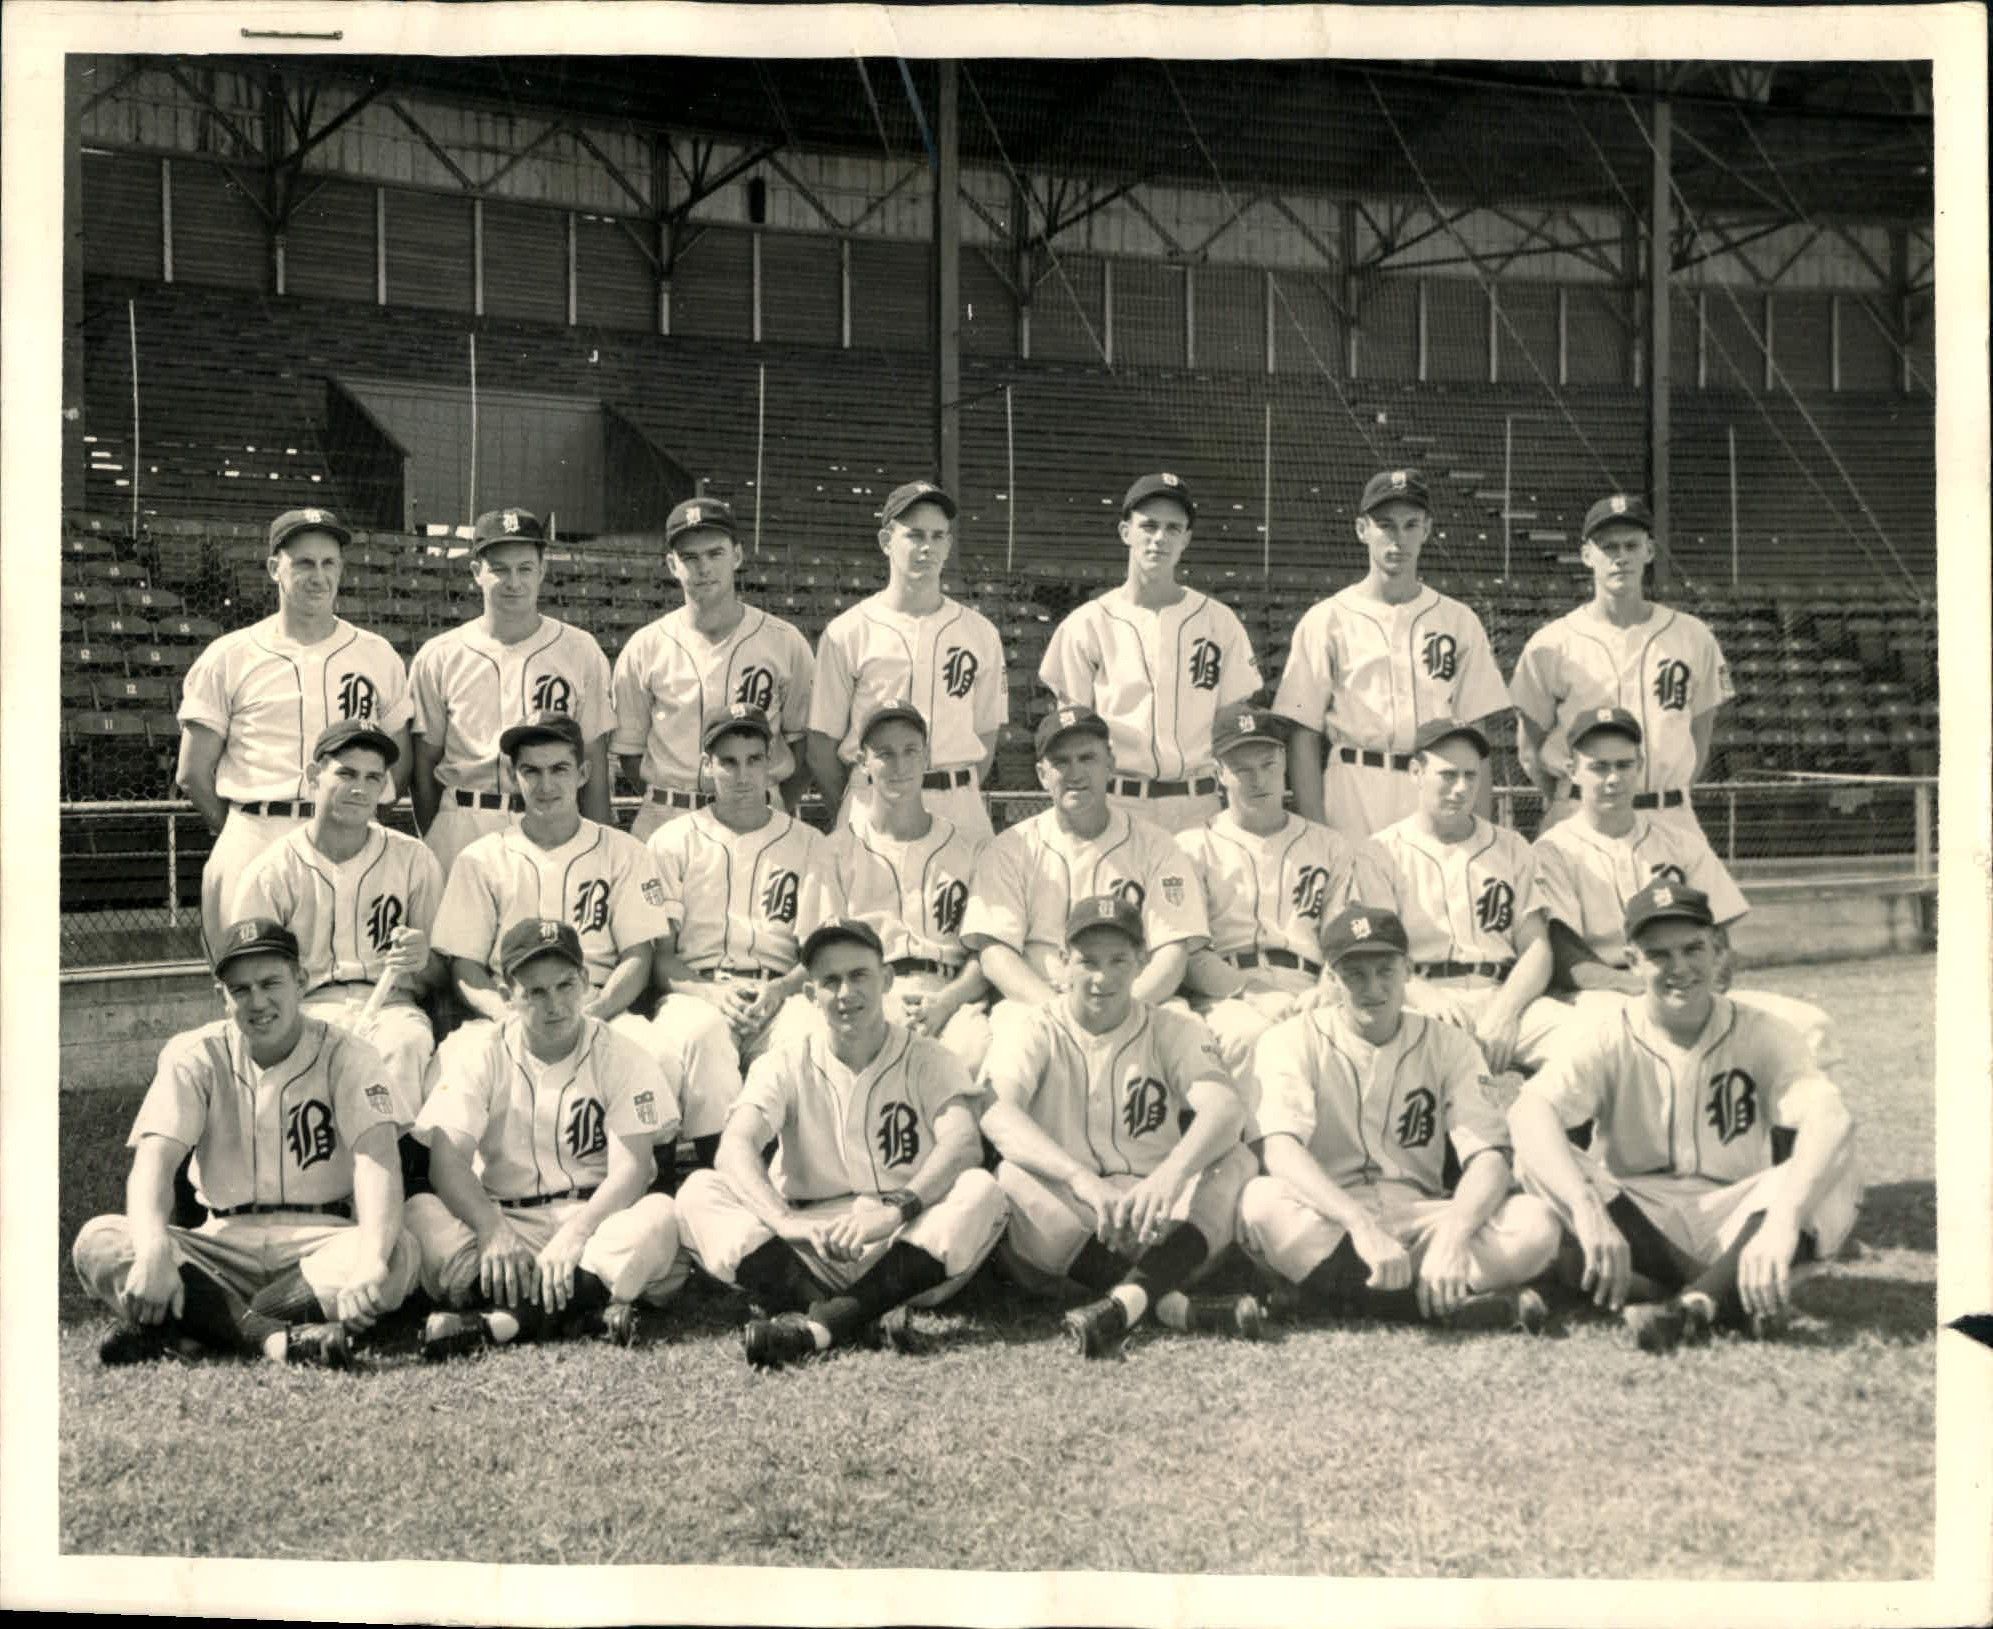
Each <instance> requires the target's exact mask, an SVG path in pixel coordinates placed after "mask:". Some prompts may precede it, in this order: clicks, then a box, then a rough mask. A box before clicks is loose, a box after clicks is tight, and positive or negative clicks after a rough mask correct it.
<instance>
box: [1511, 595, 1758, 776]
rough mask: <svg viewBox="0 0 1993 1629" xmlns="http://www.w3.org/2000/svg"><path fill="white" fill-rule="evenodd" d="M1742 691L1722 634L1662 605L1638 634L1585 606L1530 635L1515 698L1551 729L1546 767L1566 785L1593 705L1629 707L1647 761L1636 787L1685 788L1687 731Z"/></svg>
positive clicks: (1514, 683)
mask: <svg viewBox="0 0 1993 1629" xmlns="http://www.w3.org/2000/svg"><path fill="white" fill-rule="evenodd" d="M1736 694H1737V692H1736V689H1735V688H1734V687H1733V686H1732V685H1731V683H1730V668H1729V665H1728V664H1727V663H1726V662H1725V661H1724V660H1723V651H1722V648H1721V647H1720V646H1718V644H1717V643H1716V636H1715V635H1714V634H1713V633H1711V632H1710V631H1709V628H1708V626H1707V625H1706V624H1705V623H1704V622H1703V621H1702V620H1701V619H1700V618H1698V617H1692V616H1690V615H1689V614H1688V613H1687V612H1686V611H1677V610H1674V609H1672V608H1671V607H1669V606H1665V605H1657V606H1654V607H1653V608H1652V610H1651V611H1650V613H1649V615H1648V617H1647V620H1646V621H1645V622H1643V623H1641V624H1640V625H1639V626H1637V627H1633V628H1615V627H1614V626H1613V625H1612V624H1611V623H1610V622H1607V621H1606V620H1605V618H1603V617H1601V616H1599V615H1598V614H1597V613H1596V611H1595V610H1594V609H1593V607H1592V606H1590V605H1581V606H1579V607H1578V608H1577V609H1576V610H1575V611H1570V612H1567V613H1565V614H1564V615H1563V616H1561V617H1559V618H1558V619H1557V620H1556V621H1555V622H1549V623H1545V624H1544V625H1543V626H1542V627H1541V628H1538V629H1537V630H1536V632H1535V633H1533V634H1531V635H1530V636H1529V643H1528V644H1526V645H1524V646H1523V648H1522V655H1521V657H1520V658H1519V659H1518V660H1517V662H1516V671H1515V677H1514V679H1513V680H1511V681H1510V684H1509V695H1510V697H1511V699H1512V700H1513V701H1514V702H1515V705H1516V708H1517V710H1518V711H1519V712H1521V713H1522V714H1523V716H1524V717H1526V718H1527V719H1529V720H1530V722H1531V723H1533V724H1536V725H1538V726H1539V727H1541V728H1543V729H1545V730H1548V731H1549V734H1548V735H1547V736H1546V737H1545V739H1544V743H1543V761H1544V763H1545V764H1546V765H1547V766H1548V767H1550V768H1551V769H1553V770H1555V771H1556V772H1557V773H1558V774H1559V775H1562V776H1564V777H1565V778H1566V779H1568V778H1569V777H1570V773H1571V747H1570V743H1569V742H1568V741H1567V740H1566V739H1565V737H1564V731H1565V728H1566V726H1567V725H1568V724H1569V722H1570V721H1571V720H1572V719H1573V718H1575V717H1577V716H1578V715H1579V714H1580V713H1582V712H1587V711H1589V710H1590V709H1592V708H1595V707H1623V708H1624V709H1625V710H1626V711H1627V712H1629V713H1631V714H1632V715H1633V716H1634V717H1635V718H1637V719H1639V720H1640V730H1641V734H1642V736H1643V738H1644V744H1643V749H1642V750H1643V752H1644V753H1645V763H1644V765H1643V767H1642V772H1641V781H1640V787H1639V789H1640V790H1641V791H1643V792H1665V791H1670V790H1673V789H1676V788H1681V787H1686V786H1687V785H1688V784H1689V779H1690V777H1691V776H1692V775H1693V774H1694V773H1695V738H1694V736H1693V735H1692V734H1691V733H1690V730H1689V725H1690V724H1691V723H1692V722H1693V721H1694V720H1695V719H1696V718H1697V717H1698V716H1699V715H1701V714H1703V713H1706V712H1708V711H1709V710H1710V709H1711V708H1714V707H1721V706H1722V705H1723V704H1724V703H1725V702H1726V701H1729V700H1731V699H1732V698H1733V697H1735V695H1736Z"/></svg>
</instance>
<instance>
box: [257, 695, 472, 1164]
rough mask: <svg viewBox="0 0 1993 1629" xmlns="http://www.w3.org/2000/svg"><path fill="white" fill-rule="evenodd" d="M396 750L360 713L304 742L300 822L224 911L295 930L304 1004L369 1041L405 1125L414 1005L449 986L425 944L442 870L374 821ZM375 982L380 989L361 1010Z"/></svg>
mask: <svg viewBox="0 0 1993 1629" xmlns="http://www.w3.org/2000/svg"><path fill="white" fill-rule="evenodd" d="M400 756H401V749H400V747H399V746H397V745H396V743H395V741H394V739H393V737H391V736H390V735H388V734H387V733H386V732H385V731H383V730H381V729H379V728H378V727H376V726H375V725H372V724H369V723H366V722H365V721H363V720H361V719H350V718H349V719H343V720H341V721H340V722H339V723H337V724H333V725H331V726H329V727H328V728H327V729H326V730H325V731H324V732H323V733H322V734H321V735H320V736H319V738H318V740H317V742H316V743H315V744H314V745H313V747H312V774H311V788H310V789H311V798H312V803H313V810H312V817H311V824H310V825H308V826H305V827H303V828H301V829H300V830H298V831H294V832H292V833H291V834H290V835H289V836H288V837H286V838H284V839H283V840H282V841H281V842H278V843H276V844H274V845H272V846H271V847H269V848H266V849H265V850H264V851H263V852H262V853H261V854H259V855H257V857H256V858H255V859H254V860H253V861H251V862H250V866H249V869H248V870H247V871H245V872H244V873H243V874H242V880H241V883H240V884H239V885H238V886H237V888H236V890H235V898H234V900H233V901H232V902H231V920H234V921H241V920H242V919H243V918H245V917H252V916H258V917H268V918H270V919H271V920H273V921H276V922H280V923H282V924H283V925H284V926H285V927H286V928H288V929H289V930H290V931H291V932H292V933H293V934H295V935H296V936H297V940H298V944H299V946H300V952H301V960H302V965H303V968H304V975H305V999H304V1005H305V1011H306V1012H308V1013H310V1014H312V1015H313V1016H314V1017H317V1018H325V1019H329V1020H330V1021H331V1022H333V1023H335V1024H340V1025H343V1026H345V1027H346V1028H348V1029H350V1030H353V1031H354V1032H355V1033H356V1034H359V1035H363V1036H365V1037H366V1038H367V1040H368V1041H370V1042H371V1043H372V1044H373V1046H374V1048H375V1050H376V1051H378V1052H379V1053H380V1055H381V1059H382V1061H383V1062H384V1063H385V1064H386V1066H387V1082H388V1087H389V1089H390V1090H391V1091H392V1092H393V1093H394V1112H395V1118H396V1119H398V1120H401V1121H403V1122H404V1123H406V1122H408V1121H412V1120H413V1119H414V1118H415V1116H416V1112H417V1111H418V1110H419V1109H420V1108H421V1107H422V1088H423V1076H424V1074H425V1072H426V1071H427V1069H428V1067H429V1059H430V1057H431V1056H432V1055H433V1054H434V1053H435V1050H436V1032H435V1030H434V1029H433V1028H432V1027H431V1026H430V1023H429V1015H428V1013H426V1012H425V1011H423V1009H422V1007H421V1006H419V1005H418V1002H420V1001H421V1000H422V999H423V998H424V997H427V996H429V995H431V994H432V993H433V992H435V991H437V990H440V989H441V988H443V987H444V985H445V984H447V983H448V981H449V966H448V964H447V963H446V962H445V961H444V960H443V958H442V956H441V954H439V953H438V952H437V951H436V950H434V949H433V948H432V947H431V945H430V943H429V930H430V928H431V927H432V926H433V925H434V923H435V920H436V908H437V906H438V905H440V904H441V903H442V900H443V868H442V867H441V866H440V865H438V864H437V863H436V856H435V855H434V854H432V853H430V852H429V849H428V847H427V846H426V845H425V844H423V843H421V842H419V841H417V840H416V839H415V838H413V837H408V836H405V835H403V834H402V833H401V832H398V831H391V830H389V829H388V828H387V827H386V826H383V825H381V824H380V823H379V822H378V821H376V820H375V819H374V814H375V811H376V810H377V809H378V807H379V805H380V799H381V794H382V792H383V791H384V790H385V789H387V788H389V787H391V786H392V785H393V784H394V783H393V781H392V780H391V779H390V775H391V774H392V771H393V769H394V766H395V764H396V762H397V761H398V760H399V758H400ZM383 979H387V980H388V981H389V983H390V993H389V994H388V995H387V996H386V997H385V998H384V999H383V1000H382V1001H381V1002H380V1003H378V1004H377V1005H376V1006H375V1008H374V1010H373V1012H371V1013H369V1012H367V1010H366V1009H367V1005H368V1002H369V999H370V998H371V997H372V995H373V992H374V987H375V986H376V985H377V984H379V983H380V982H381V980H383ZM407 1174H408V1173H407V1172H406V1171H404V1173H403V1175H404V1176H406V1175H407Z"/></svg>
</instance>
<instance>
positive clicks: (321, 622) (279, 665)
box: [174, 509, 411, 950]
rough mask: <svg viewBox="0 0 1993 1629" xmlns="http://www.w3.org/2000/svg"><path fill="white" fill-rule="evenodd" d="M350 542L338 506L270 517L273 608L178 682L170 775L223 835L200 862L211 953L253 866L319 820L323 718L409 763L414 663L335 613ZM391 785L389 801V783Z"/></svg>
mask: <svg viewBox="0 0 1993 1629" xmlns="http://www.w3.org/2000/svg"><path fill="white" fill-rule="evenodd" d="M351 541H352V534H351V533H350V532H348V531H347V530H346V527H345V525H344V524H343V523H342V522H341V521H340V520H339V518H338V517H337V516H336V515H334V514H333V513H332V511H331V510H330V509H292V510H289V511H287V512H286V513H284V514H281V515H279V516H278V517H277V518H276V519H275V520H273V521H271V522H270V532H269V558H268V560H267V561H266V562H265V569H266V570H268V572H269V574H270V581H271V582H273V583H275V584H276V585H277V612H276V615H274V616H268V617H265V618H264V619H263V620H262V621H261V622H256V623H252V624H250V626H248V627H247V628H237V629H236V630H235V631H234V632H233V633H225V634H223V635H222V636H221V638H219V639H217V640H216V641H215V642H214V643H213V644H211V645H209V646H208V647H207V649H206V650H204V651H202V652H201V654H200V655H199V656H198V657H196V658H195V660H194V665H193V666H192V667H191V668H189V669H188V670H187V677H186V679H185V681H184V682H183V683H182V686H181V691H180V761H179V767H178V768H177V769H176V771H175V772H174V779H175V780H176V781H177V782H178V783H179V786H180V789H181V790H182V791H183V792H185V793H186V794H187V796H188V797H189V798H190V799H191V800H192V801H193V804H194V807H195V808H196V809H197V810H199V811H200V815H201V818H202V819H203V820H204V821H206V822H207V827H208V830H209V831H211V832H213V833H215V834H216V840H215V846H214V848H213V849H212V850H211V851H210V852H209V854H208V858H207V863H206V865H205V866H203V867H202V870H201V933H202V935H203V937H204V939H205V941H206V943H207V944H208V946H209V947H210V950H212V948H213V947H214V946H215V945H218V944H219V943H220V942H221V940H220V934H221V928H222V923H223V922H224V921H226V920H227V919H228V914H229V904H230V901H232V900H233V899H234V897H235V888H236V883H237V881H238V880H239V879H240V877H241V876H242V873H243V872H244V871H245V870H246V869H248V866H249V862H250V861H251V860H253V859H255V858H256V856H257V855H258V854H260V853H262V852H263V850H264V849H266V848H268V847H269V846H270V845H271V844H272V843H274V842H276V841H277V840H278V839H279V838H282V837H284V836H286V835H288V834H289V833H291V832H293V831H296V830H297V829H298V827H299V826H301V825H303V824H304V822H305V821H307V820H309V819H310V818H311V814H312V804H311V786H310V779H311V747H312V743H313V742H314V741H316V740H317V739H318V735H319V732H320V731H321V730H323V729H324V728H325V727H326V725H328V724H332V723H336V722H337V721H338V720H340V719H342V718H356V719H361V720H364V721H365V722H367V723H370V724H375V725H378V726H379V727H380V728H381V729H382V730H383V731H385V732H386V733H387V734H388V736H390V737H391V738H392V739H393V740H394V742H395V745H396V748H397V751H398V752H399V753H400V754H401V755H402V759H403V761H404V762H405V761H406V754H407V749H408V724H409V717H410V711H411V706H410V699H409V682H408V670H407V669H406V668H405V667H403V666H402V661H401V658H400V657H399V656H397V655H395V653H394V647H393V646H391V645H390V644H388V642H387V641H386V640H385V639H383V638H381V636H380V635H379V634H374V633H368V632H367V631H366V630H364V629H362V628H356V627H354V626H353V625H352V624H351V623H350V622H347V621H345V620H344V619H343V618H342V617H340V616H339V615H338V614H337V613H336V612H335V611H334V609H333V607H334V604H335V603H336V601H337V599H338V595H339V574H340V571H341V568H342V566H343V564H344V560H345V554H344V551H345V547H346V545H347V544H348V543H350V542H351ZM385 793H386V796H387V799H388V801H390V802H392V801H393V800H394V796H395V791H394V788H393V786H392V784H390V785H389V786H388V787H387V788H385Z"/></svg>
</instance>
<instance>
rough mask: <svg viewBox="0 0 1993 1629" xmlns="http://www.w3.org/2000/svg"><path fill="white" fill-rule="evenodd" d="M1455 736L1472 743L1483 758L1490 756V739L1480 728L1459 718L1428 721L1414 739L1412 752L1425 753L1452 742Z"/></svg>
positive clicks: (1420, 727)
mask: <svg viewBox="0 0 1993 1629" xmlns="http://www.w3.org/2000/svg"><path fill="white" fill-rule="evenodd" d="M1455 736H1458V737H1459V738H1460V739H1461V740H1463V741H1472V742H1473V743H1474V750H1475V751H1476V752H1478V753H1480V754H1481V756H1482V757H1483V758H1485V757H1487V756H1488V751H1489V747H1488V737H1487V736H1486V735H1485V734H1483V733H1482V731H1481V728H1480V726H1479V725H1476V724H1466V723H1463V722H1462V721H1461V720H1459V719H1457V718H1429V719H1427V720H1426V721H1425V723H1423V724H1421V725H1420V726H1419V728H1418V732H1417V733H1416V734H1415V735H1414V736H1413V737H1412V751H1414V752H1424V751H1426V750H1427V749H1428V748H1430V747H1436V746H1438V745H1439V744H1440V742H1442V741H1451V740H1452V739H1453V738H1454V737H1455Z"/></svg>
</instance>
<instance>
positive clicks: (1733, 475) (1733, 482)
mask: <svg viewBox="0 0 1993 1629" xmlns="http://www.w3.org/2000/svg"><path fill="white" fill-rule="evenodd" d="M1723 433H1724V435H1725V436H1726V437H1727V438H1728V439H1729V442H1730V586H1731V587H1732V588H1735V587H1736V586H1737V426H1736V425H1734V424H1729V425H1725V426H1724V429H1723Z"/></svg>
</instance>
